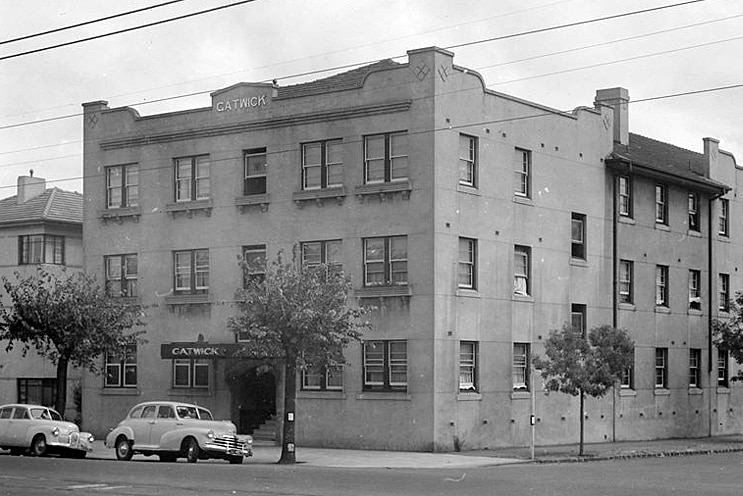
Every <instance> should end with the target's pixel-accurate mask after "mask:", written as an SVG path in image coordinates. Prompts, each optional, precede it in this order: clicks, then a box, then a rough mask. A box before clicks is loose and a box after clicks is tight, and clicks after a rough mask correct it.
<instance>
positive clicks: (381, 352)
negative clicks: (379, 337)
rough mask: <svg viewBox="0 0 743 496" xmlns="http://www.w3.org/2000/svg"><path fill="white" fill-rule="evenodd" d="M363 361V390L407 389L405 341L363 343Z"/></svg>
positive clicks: (406, 344)
mask: <svg viewBox="0 0 743 496" xmlns="http://www.w3.org/2000/svg"><path fill="white" fill-rule="evenodd" d="M363 359H364V389H365V390H382V391H392V390H401V391H404V390H406V389H407V386H408V343H407V341H365V342H364V357H363Z"/></svg>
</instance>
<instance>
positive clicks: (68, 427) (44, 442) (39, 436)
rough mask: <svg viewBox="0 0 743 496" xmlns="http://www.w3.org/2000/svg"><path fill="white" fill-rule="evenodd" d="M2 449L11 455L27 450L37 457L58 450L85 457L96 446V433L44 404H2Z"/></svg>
mask: <svg viewBox="0 0 743 496" xmlns="http://www.w3.org/2000/svg"><path fill="white" fill-rule="evenodd" d="M0 448H3V449H7V450H10V454H11V455H22V454H24V453H26V452H27V451H30V452H31V454H33V455H36V456H44V455H47V454H48V453H58V454H60V455H63V456H69V457H73V458H85V455H87V454H88V452H89V451H91V450H92V449H93V435H92V434H90V433H87V432H80V429H79V428H78V426H77V425H76V424H74V423H72V422H67V421H65V420H64V419H63V418H62V416H61V415H60V414H59V413H57V412H56V411H55V410H53V409H51V408H48V407H45V406H41V405H24V404H14V405H3V406H0Z"/></svg>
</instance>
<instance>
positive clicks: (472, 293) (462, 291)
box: [457, 288, 480, 298]
mask: <svg viewBox="0 0 743 496" xmlns="http://www.w3.org/2000/svg"><path fill="white" fill-rule="evenodd" d="M457 296H461V297H463V298H480V293H478V292H477V290H476V289H470V288H457Z"/></svg>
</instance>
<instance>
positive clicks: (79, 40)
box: [0, 0, 704, 61]
mask: <svg viewBox="0 0 743 496" xmlns="http://www.w3.org/2000/svg"><path fill="white" fill-rule="evenodd" d="M255 1H257V0H242V1H240V2H234V3H230V4H227V5H221V6H219V7H213V8H211V9H206V10H200V11H198V12H192V13H190V14H184V15H180V16H176V17H169V18H167V19H163V20H160V21H155V22H150V23H147V24H141V25H139V26H132V27H130V28H126V29H119V30H118V31H111V32H109V33H102V34H99V35H96V36H89V37H88V38H81V39H78V40H72V41H67V42H65V43H59V44H57V45H50V46H46V47H41V48H37V49H35V50H28V51H25V52H19V53H14V54H12V55H5V56H4V57H0V61H2V60H8V59H14V58H16V57H22V56H24V55H31V54H32V53H39V52H45V51H47V50H53V49H55V48H61V47H65V46H70V45H76V44H78V43H84V42H86V41H92V40H97V39H100V38H106V37H107V36H113V35H116V34H121V33H128V32H130V31H136V30H138V29H144V28H150V27H152V26H158V25H160V24H166V23H169V22H173V21H180V20H182V19H187V18H189V17H195V16H199V15H202V14H208V13H210V12H216V11H218V10H224V9H229V8H231V7H237V6H238V5H243V4H246V3H252V2H255ZM696 1H704V0H696Z"/></svg>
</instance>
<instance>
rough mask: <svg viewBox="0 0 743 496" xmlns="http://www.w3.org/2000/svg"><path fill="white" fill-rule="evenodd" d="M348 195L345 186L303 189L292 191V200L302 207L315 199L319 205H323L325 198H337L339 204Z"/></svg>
mask: <svg viewBox="0 0 743 496" xmlns="http://www.w3.org/2000/svg"><path fill="white" fill-rule="evenodd" d="M345 197H346V188H344V187H343V186H340V187H334V188H323V189H309V190H303V191H295V192H294V193H292V200H293V201H294V203H295V205H297V207H299V208H302V207H304V206H305V205H306V204H307V203H308V202H312V201H314V202H315V203H316V204H317V206H318V207H322V206H323V204H324V203H323V200H325V199H335V201H336V203H338V205H340V204H342V203H343V200H344V198H345Z"/></svg>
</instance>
